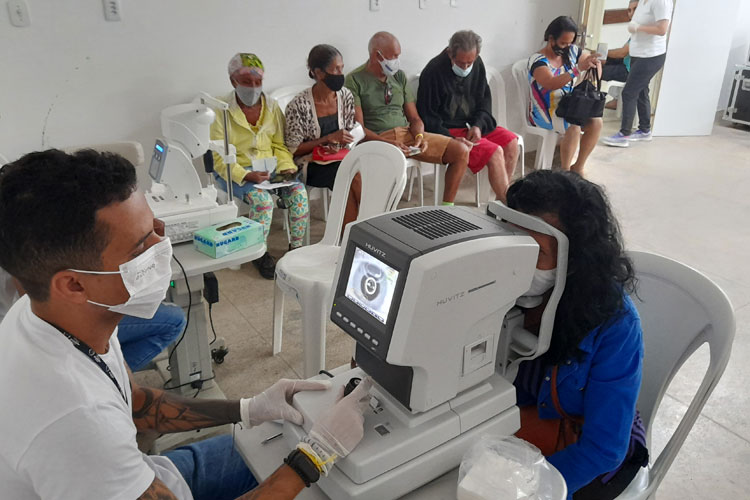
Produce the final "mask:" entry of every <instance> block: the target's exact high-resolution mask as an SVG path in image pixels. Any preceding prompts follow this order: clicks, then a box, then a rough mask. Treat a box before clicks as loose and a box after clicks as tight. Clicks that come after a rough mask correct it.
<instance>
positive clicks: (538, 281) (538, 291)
mask: <svg viewBox="0 0 750 500" xmlns="http://www.w3.org/2000/svg"><path fill="white" fill-rule="evenodd" d="M556 278H557V269H556V268H555V269H534V277H533V278H532V279H531V286H530V287H529V290H528V291H527V292H526V293H524V294H523V295H524V296H525V297H537V296H540V295H544V293H545V292H546V291H547V290H549V289H550V288H552V287H553V286H555V279H556Z"/></svg>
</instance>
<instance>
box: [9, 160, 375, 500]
mask: <svg viewBox="0 0 750 500" xmlns="http://www.w3.org/2000/svg"><path fill="white" fill-rule="evenodd" d="M40 172H44V174H45V175H42V176H40V175H39V173H40ZM136 187H137V186H136V177H135V168H134V167H133V165H131V164H130V163H128V161H127V160H125V159H124V158H122V157H120V156H117V155H114V154H111V153H97V152H94V151H91V150H84V151H79V152H77V153H75V154H73V155H68V154H66V153H63V152H62V151H57V150H50V151H43V152H38V153H31V154H29V155H26V156H24V157H23V158H21V159H19V160H18V161H16V162H14V163H11V164H9V165H6V166H5V167H3V169H2V170H1V171H0V267H2V268H3V269H5V270H7V271H8V273H10V275H11V276H12V277H13V278H15V279H16V280H18V282H19V283H20V284H21V286H22V287H23V289H24V290H25V291H26V295H24V296H23V297H21V298H20V299H18V300H17V301H16V303H15V304H14V305H13V307H11V309H10V311H8V314H7V315H6V316H5V319H4V320H3V322H2V323H1V324H0V338H2V339H3V348H2V349H0V380H2V382H3V383H2V384H0V401H2V402H3V404H2V405H0V429H2V443H3V445H2V446H1V447H0V484H2V488H3V498H13V499H15V500H38V499H40V498H44V499H65V500H78V499H81V500H83V499H92V498H97V499H98V498H112V499H114V498H118V499H120V498H121V499H155V498H160V499H165V500H174V499H179V500H191V499H195V500H201V499H227V500H228V499H234V498H242V499H250V498H274V499H291V498H294V497H295V496H296V495H297V493H299V492H300V491H301V490H302V488H304V487H305V485H306V484H310V483H311V482H314V481H316V480H317V479H318V477H319V476H320V474H321V473H322V472H324V471H326V470H328V469H327V468H326V467H329V465H326V464H330V463H332V462H333V460H334V459H336V458H337V457H343V456H346V454H347V453H348V452H349V451H350V450H351V449H352V448H354V446H356V445H357V443H358V442H359V440H360V439H361V438H362V433H363V430H362V425H363V417H362V410H361V409H360V404H361V403H360V399H363V397H364V396H365V395H366V394H367V391H368V389H369V382H367V381H366V383H365V384H360V385H359V386H358V388H357V389H355V390H354V391H353V392H352V393H350V394H349V395H348V396H347V397H345V398H343V399H341V400H340V401H339V402H338V403H337V404H336V405H335V406H334V407H333V408H331V409H329V410H328V412H327V414H326V415H324V416H322V417H321V418H320V419H319V420H317V421H316V422H315V423H314V424H313V426H312V429H310V433H309V435H308V436H306V437H305V439H304V440H303V442H301V443H300V445H299V447H298V448H296V449H295V450H294V451H293V452H292V453H291V454H290V455H289V457H288V458H287V459H286V460H285V462H286V465H282V466H281V467H280V468H279V469H278V470H277V471H276V472H275V473H274V474H273V475H271V476H270V477H269V478H268V479H267V480H266V481H265V482H264V483H263V484H261V485H259V486H258V483H257V481H256V479H255V477H253V474H252V473H251V472H250V470H249V469H248V468H247V466H246V465H245V463H244V462H243V460H242V458H241V457H240V455H239V453H237V452H236V451H234V449H233V443H232V436H231V435H222V436H217V437H213V438H208V439H204V440H202V441H198V442H195V443H192V444H190V445H187V446H185V447H182V448H178V449H176V450H172V451H168V452H166V453H165V454H164V455H159V456H149V455H145V454H143V453H141V452H140V451H139V450H138V446H137V444H136V438H135V436H136V431H137V430H146V431H148V430H152V431H157V432H160V433H166V432H180V431H188V430H195V429H201V428H205V427H212V426H216V425H222V424H228V423H235V422H241V423H242V424H243V425H244V426H252V425H258V424H260V423H261V422H265V421H269V420H275V419H285V420H288V421H291V422H295V423H297V424H302V423H303V418H302V415H300V413H299V412H297V410H295V409H294V408H293V407H292V406H291V404H290V402H291V398H292V396H293V395H294V394H295V393H296V392H298V391H302V390H325V389H326V388H327V383H325V382H314V381H300V380H297V381H295V380H284V379H282V380H280V381H278V382H277V383H275V384H274V385H273V386H271V387H270V388H269V389H267V390H266V391H265V392H263V393H262V394H260V395H258V396H255V397H253V398H246V399H240V400H233V401H232V400H205V399H204V400H200V399H192V398H183V397H180V396H176V395H173V394H170V393H167V392H164V391H162V390H158V389H150V388H147V387H141V386H139V385H138V384H137V383H136V382H135V381H134V380H133V378H132V377H131V376H130V372H129V370H127V368H126V366H125V363H124V361H123V355H122V350H121V349H120V343H119V341H118V332H117V324H118V323H119V322H120V320H121V319H122V317H123V315H124V314H134V315H138V316H140V317H143V318H148V317H149V316H151V315H153V314H154V312H155V311H156V310H157V308H158V307H159V304H160V303H161V301H162V299H163V298H164V296H165V294H166V291H167V288H168V287H169V282H170V276H171V270H170V260H171V257H172V246H171V244H170V242H169V239H168V238H162V237H160V236H158V235H157V234H156V232H155V231H154V229H155V228H154V216H153V213H151V210H150V209H149V207H148V204H147V203H146V199H145V197H144V196H143V194H142V193H140V192H138V191H137V189H136ZM52 191H54V192H55V193H56V194H57V195H58V196H60V197H61V199H74V198H75V199H76V203H67V204H66V203H63V204H58V206H55V207H52V205H51V204H50V202H48V201H45V200H49V199H50V198H49V193H50V192H52ZM362 403H364V402H362ZM256 487H257V488H256ZM253 488H255V490H254V491H252V492H250V493H248V492H249V491H250V490H252V489H253Z"/></svg>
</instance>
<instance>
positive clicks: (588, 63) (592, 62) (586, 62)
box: [578, 54, 599, 71]
mask: <svg viewBox="0 0 750 500" xmlns="http://www.w3.org/2000/svg"><path fill="white" fill-rule="evenodd" d="M597 62H599V60H598V59H597V58H596V57H594V55H593V54H584V55H582V56H581V58H580V59H579V60H578V69H580V70H581V71H586V70H589V69H591V68H593V67H595V66H596V63H597Z"/></svg>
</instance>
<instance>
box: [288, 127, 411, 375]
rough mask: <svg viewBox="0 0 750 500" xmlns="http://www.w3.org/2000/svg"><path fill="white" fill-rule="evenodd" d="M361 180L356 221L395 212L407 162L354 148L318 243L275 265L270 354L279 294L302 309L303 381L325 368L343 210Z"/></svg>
mask: <svg viewBox="0 0 750 500" xmlns="http://www.w3.org/2000/svg"><path fill="white" fill-rule="evenodd" d="M357 173H359V174H360V175H361V176H362V198H361V200H360V205H359V216H358V220H361V219H366V218H368V217H373V216H375V215H378V214H382V213H385V212H389V211H391V210H394V209H395V208H396V206H397V204H398V202H399V200H400V199H401V195H402V194H403V193H404V188H405V187H406V158H404V155H403V153H401V151H399V149H398V148H396V147H395V146H392V145H390V144H387V143H384V142H379V141H372V142H366V143H364V144H360V145H358V146H357V147H355V148H354V149H353V150H352V151H351V152H350V153H349V154H347V155H346V157H345V158H344V160H343V161H342V162H341V166H339V169H338V172H337V173H336V181H335V183H334V186H333V196H332V198H331V211H330V218H329V220H328V223H327V224H326V229H325V233H324V235H323V240H322V241H321V242H320V243H316V244H315V245H311V246H307V247H302V248H299V249H296V250H292V251H291V252H288V253H287V254H286V255H284V256H283V257H282V258H281V259H279V261H278V262H277V263H276V289H275V293H274V301H273V354H274V355H276V354H278V353H279V352H281V333H282V326H283V319H284V294H290V295H294V296H296V297H297V300H299V302H300V305H301V306H302V352H303V358H304V377H305V378H309V377H312V376H313V375H317V374H318V372H319V371H320V370H321V369H323V368H324V367H325V337H326V318H327V316H328V313H329V305H330V294H331V289H332V286H333V275H334V273H335V271H336V259H337V258H338V254H339V247H340V245H341V234H342V229H343V228H342V226H343V219H344V209H345V207H346V200H347V198H348V196H349V187H350V185H351V182H352V179H353V178H354V176H355V175H356V174H357Z"/></svg>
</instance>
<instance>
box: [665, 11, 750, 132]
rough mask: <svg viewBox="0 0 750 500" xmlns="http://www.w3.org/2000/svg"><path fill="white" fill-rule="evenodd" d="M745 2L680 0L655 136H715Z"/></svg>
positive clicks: (670, 35)
mask: <svg viewBox="0 0 750 500" xmlns="http://www.w3.org/2000/svg"><path fill="white" fill-rule="evenodd" d="M742 1H745V0H742ZM739 3H740V0H722V1H720V2H711V4H710V7H708V6H707V5H708V4H706V3H696V2H695V1H693V0H677V1H676V2H675V8H674V14H673V15H672V27H671V29H670V34H669V42H668V43H669V45H668V47H667V59H666V62H665V64H664V71H663V74H662V80H661V87H660V90H659V103H658V105H657V107H656V116H655V118H654V135H656V136H693V135H711V131H712V130H713V125H714V121H715V118H716V103H717V101H718V100H719V94H720V92H721V87H722V83H723V78H724V71H725V69H726V57H727V54H729V49H730V46H731V42H732V37H733V29H727V26H731V25H733V24H734V22H735V20H736V19H737V17H736V16H737V11H738V6H739Z"/></svg>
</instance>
